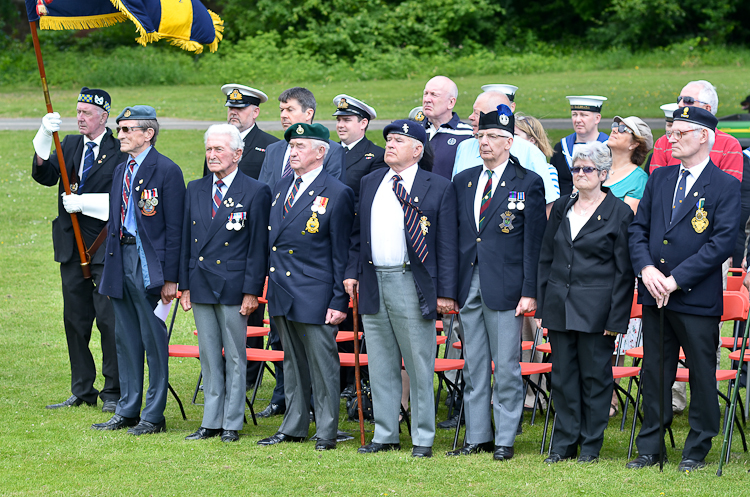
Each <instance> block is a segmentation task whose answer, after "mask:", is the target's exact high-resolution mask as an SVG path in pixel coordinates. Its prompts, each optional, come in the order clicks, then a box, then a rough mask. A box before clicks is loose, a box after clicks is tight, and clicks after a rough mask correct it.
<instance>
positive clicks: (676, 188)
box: [627, 107, 740, 471]
mask: <svg viewBox="0 0 750 497" xmlns="http://www.w3.org/2000/svg"><path fill="white" fill-rule="evenodd" d="M673 117H674V123H673V124H672V135H671V136H670V138H669V142H670V143H671V144H672V156H673V157H675V158H676V159H678V160H679V161H680V165H679V166H669V167H662V168H658V169H656V170H655V171H652V173H651V177H650V178H649V180H648V182H647V183H646V190H645V191H644V193H643V198H642V199H641V202H640V204H639V205H638V212H637V214H636V216H635V220H634V221H633V223H632V224H631V225H630V229H629V231H630V243H629V245H630V257H631V259H632V261H633V270H634V271H635V272H636V273H637V274H638V276H639V278H640V281H639V282H638V288H639V292H638V298H639V300H640V301H641V302H642V304H643V353H644V356H643V369H642V372H641V378H642V381H643V383H642V388H643V425H642V426H641V431H640V433H639V434H638V438H637V439H636V445H637V446H638V452H639V454H640V455H639V456H638V457H637V458H636V459H635V460H633V461H630V462H629V463H628V465H627V467H628V468H636V469H637V468H643V467H646V466H652V465H654V464H658V463H659V456H658V454H659V453H660V445H662V447H661V448H664V447H663V444H664V440H663V439H660V438H661V437H660V436H659V431H660V430H659V424H660V423H659V407H658V406H659V395H662V396H663V399H664V405H667V406H669V405H670V393H671V392H670V391H669V388H668V387H667V388H664V391H663V392H659V388H658V386H659V383H660V381H659V360H660V359H659V350H660V343H659V335H660V331H659V328H660V316H661V317H662V318H663V334H664V342H663V346H664V357H663V359H664V377H663V380H664V385H665V386H668V385H671V384H672V383H673V382H674V379H675V374H676V370H677V362H678V355H679V351H680V347H682V348H683V350H684V351H685V356H686V359H687V364H688V366H689V368H690V392H691V395H692V399H691V402H690V419H689V421H690V432H689V433H688V436H687V439H686V440H685V447H684V449H683V451H682V461H681V462H680V464H679V466H678V470H680V471H686V470H694V469H699V468H702V467H704V466H705V465H706V462H705V457H706V455H707V454H708V452H709V451H710V450H711V439H712V438H713V437H714V436H716V434H717V433H718V432H719V404H718V402H717V399H716V349H717V347H718V345H719V334H718V333H717V328H718V325H719V321H720V317H721V314H722V312H723V299H722V277H721V266H722V263H723V262H724V261H725V260H726V259H727V257H729V255H730V254H731V252H732V249H733V247H734V242H735V239H736V238H737V226H738V224H739V216H740V182H739V181H738V180H737V179H736V178H733V177H732V176H730V175H729V174H728V173H725V172H724V171H722V170H721V169H719V168H718V167H716V166H715V165H714V164H713V162H712V161H711V157H710V154H711V149H712V146H713V145H714V139H715V129H716V124H717V123H718V121H717V119H716V117H714V115H713V114H712V113H711V112H709V111H707V110H705V109H702V108H700V107H682V108H679V109H677V110H675V111H674V114H673ZM663 421H664V426H665V427H669V426H670V425H671V423H672V410H671V409H665V410H664V418H663ZM665 452H666V451H665Z"/></svg>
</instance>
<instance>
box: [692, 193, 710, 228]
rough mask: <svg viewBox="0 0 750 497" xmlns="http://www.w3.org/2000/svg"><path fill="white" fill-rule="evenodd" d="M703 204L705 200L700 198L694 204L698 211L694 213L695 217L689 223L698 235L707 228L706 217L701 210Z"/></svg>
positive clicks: (704, 212)
mask: <svg viewBox="0 0 750 497" xmlns="http://www.w3.org/2000/svg"><path fill="white" fill-rule="evenodd" d="M705 202H706V199H705V198H702V199H700V200H699V201H698V202H697V203H696V204H695V206H696V207H697V208H698V210H696V211H695V217H693V219H692V220H691V221H690V222H691V223H692V224H693V229H694V230H695V232H696V233H699V234H700V233H703V232H704V231H706V228H708V217H707V214H706V211H705V210H704V209H703V204H705Z"/></svg>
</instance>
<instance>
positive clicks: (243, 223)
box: [32, 76, 750, 470]
mask: <svg viewBox="0 0 750 497" xmlns="http://www.w3.org/2000/svg"><path fill="white" fill-rule="evenodd" d="M221 90H222V92H223V93H224V95H225V96H226V103H225V106H226V109H227V123H226V124H216V125H213V126H211V127H210V128H209V129H208V130H207V131H206V133H205V137H204V144H205V163H204V168H203V173H204V175H203V177H202V178H200V179H197V180H194V181H191V182H190V183H189V184H188V185H187V187H186V185H185V182H184V179H183V175H182V170H181V169H180V167H179V166H178V165H177V164H175V163H174V162H173V161H172V160H170V159H169V158H168V157H166V156H164V155H162V154H160V153H159V152H158V151H157V150H156V148H155V145H156V141H157V137H158V135H159V122H158V119H157V116H156V111H155V110H154V108H153V107H151V106H148V105H132V106H126V107H124V109H123V110H122V111H121V112H120V113H119V115H118V116H117V118H116V123H117V137H115V136H114V135H113V133H112V131H111V130H110V129H108V128H107V127H106V123H107V118H108V117H109V113H110V111H111V110H112V102H111V98H110V96H109V94H108V93H107V92H106V91H104V90H100V89H90V88H86V87H84V88H82V89H81V92H80V94H79V95H78V104H77V121H78V129H79V134H78V135H68V136H66V137H65V139H64V140H63V142H62V151H63V156H64V157H65V162H63V161H62V160H61V159H62V157H58V155H57V152H56V151H55V152H53V153H51V154H50V149H51V146H52V139H53V138H52V137H53V133H54V132H56V131H58V130H59V129H60V123H61V120H60V116H59V115H58V114H56V113H51V114H47V115H45V116H44V118H43V119H42V125H41V127H40V129H39V132H38V133H37V135H36V136H35V138H34V140H33V146H34V150H35V152H36V153H35V155H34V159H33V165H32V168H33V169H32V176H33V178H34V179H35V180H36V181H37V182H39V183H40V184H43V185H47V186H55V185H57V186H58V193H59V194H60V201H59V208H58V211H59V215H58V217H57V219H55V221H54V222H53V241H54V248H55V260H56V261H57V262H59V263H60V273H61V279H62V290H63V300H64V324H65V332H66V336H67V341H68V352H69V356H70V367H71V393H72V395H71V396H70V398H68V399H67V400H65V401H63V402H61V403H59V404H51V405H48V406H47V408H48V409H57V408H64V407H75V406H80V405H82V404H86V405H96V404H97V399H98V398H101V399H102V401H103V407H102V411H104V412H109V413H112V416H111V418H110V419H109V420H106V421H104V422H102V423H97V424H94V425H93V426H92V428H94V429H97V430H119V429H124V428H127V429H128V430H127V432H128V433H130V434H132V435H136V436H138V435H143V434H151V433H158V432H163V431H165V430H166V421H165V417H164V409H165V405H166V398H167V389H168V376H169V368H168V337H167V328H166V324H165V318H166V313H167V312H168V311H169V306H170V303H171V301H172V300H174V299H175V298H179V304H180V306H181V308H182V309H183V310H184V311H190V310H192V311H193V316H194V320H195V324H196V328H197V333H198V343H199V350H200V364H201V369H202V373H203V392H204V395H205V406H204V412H203V419H202V422H201V425H200V427H199V428H198V429H197V430H196V431H195V432H194V433H192V434H190V435H188V436H187V437H186V439H187V440H201V439H207V438H212V437H220V439H221V440H222V441H224V442H236V441H238V440H239V432H240V431H241V430H242V428H243V418H244V409H245V395H246V390H247V389H248V388H250V387H251V386H252V385H254V384H255V382H256V379H257V377H258V374H259V368H258V364H257V363H252V362H248V361H247V357H246V353H245V348H246V347H251V348H261V347H262V346H263V341H262V340H263V339H262V338H261V339H257V338H247V333H246V329H247V326H248V325H251V326H262V323H263V317H264V315H265V313H266V312H267V313H268V316H269V318H270V328H271V332H270V336H269V344H270V346H271V347H272V348H274V349H277V350H283V351H284V359H283V363H281V362H279V363H276V368H275V369H276V385H275V388H274V391H273V395H272V398H271V399H270V402H269V404H268V406H267V407H266V408H265V409H264V410H262V411H261V412H260V413H259V415H260V416H262V417H270V416H274V415H282V414H283V421H282V422H281V425H280V427H279V428H278V431H277V433H275V434H274V435H273V436H270V437H267V438H264V439H261V440H260V441H258V444H260V445H264V446H268V445H275V444H278V443H284V442H302V441H304V440H305V439H306V438H307V436H308V432H309V425H310V423H311V422H312V421H314V423H315V432H316V433H315V436H314V437H313V438H314V440H315V449H316V450H331V449H335V447H336V445H337V440H338V438H339V435H340V434H339V431H338V423H339V407H340V402H341V400H340V398H341V397H349V398H350V397H351V396H352V395H353V391H354V378H353V375H352V374H351V372H350V371H349V370H348V369H347V368H342V367H341V366H340V362H339V351H340V350H344V351H346V350H347V349H346V348H345V347H346V346H347V345H344V344H342V345H337V343H336V340H335V337H336V333H337V332H338V329H339V328H341V329H347V330H350V329H352V328H353V326H352V325H353V319H357V316H352V313H351V311H350V310H349V302H350V299H358V303H359V314H360V315H361V319H362V321H361V322H362V325H363V329H364V332H365V336H366V347H367V353H368V359H369V366H368V367H369V375H368V376H369V383H370V387H371V392H372V411H373V417H374V423H375V429H374V435H373V438H372V440H371V442H370V443H369V444H367V445H364V446H362V447H360V448H359V449H358V452H360V453H377V452H381V451H388V450H399V449H400V448H401V445H400V438H399V423H400V419H401V417H402V416H403V415H409V416H410V418H411V433H410V435H411V441H412V455H413V456H414V457H431V456H432V446H433V442H434V438H435V431H436V419H435V418H436V412H435V392H434V388H433V375H434V368H435V357H436V352H437V341H436V339H437V337H436V333H437V332H436V320H437V319H440V318H441V316H442V317H446V316H448V315H449V314H452V313H455V312H458V313H459V315H460V317H461V323H462V326H460V327H459V326H458V325H457V322H458V321H456V322H455V323H454V326H455V331H456V332H457V335H458V336H459V337H460V340H461V342H462V344H461V348H462V350H463V357H464V360H465V362H464V366H463V375H462V379H463V389H462V396H458V397H454V399H457V400H458V401H460V402H463V418H459V417H458V416H456V417H454V418H452V419H449V420H446V421H445V422H442V423H439V424H437V426H439V427H443V428H450V427H453V428H455V427H456V425H457V424H458V423H460V422H463V420H464V419H465V423H466V437H465V443H464V445H463V446H462V447H460V448H459V449H457V450H454V451H451V452H448V455H449V456H462V455H471V454H476V453H482V452H488V453H492V454H493V458H494V459H495V460H499V461H503V460H508V459H511V458H512V457H513V455H514V443H515V437H516V434H517V432H518V427H519V424H520V422H521V420H522V416H523V411H524V407H525V406H524V403H525V400H524V399H525V397H526V392H525V391H524V388H523V379H522V376H521V368H520V364H519V363H520V361H521V360H522V352H521V341H522V337H524V338H525V335H529V334H531V335H533V334H534V331H535V330H536V329H538V328H545V329H546V330H548V337H549V341H550V346H551V350H552V353H551V361H552V373H551V392H552V394H551V398H552V399H553V402H554V406H555V408H556V413H557V421H556V424H555V428H554V435H553V444H552V449H551V453H550V455H549V456H548V457H547V458H546V459H545V462H546V463H548V464H552V463H556V462H558V461H562V460H565V459H570V458H576V457H577V460H578V462H581V463H591V462H595V461H597V460H598V458H599V452H600V450H601V447H602V444H603V441H604V430H605V428H606V426H607V423H608V420H609V418H610V417H611V416H613V415H615V414H616V413H617V412H618V408H619V403H618V399H617V396H616V395H615V394H614V393H613V389H614V382H613V379H612V367H613V365H617V364H618V362H617V361H618V358H620V360H621V355H622V354H621V353H622V352H623V351H625V350H627V349H629V348H632V347H635V346H638V345H640V344H641V343H642V344H643V347H644V360H643V372H642V392H643V399H644V402H643V415H644V417H643V424H642V428H641V430H640V433H639V435H638V438H637V445H638V450H639V456H638V457H637V458H636V459H635V460H633V461H630V462H629V463H628V467H630V468H642V467H646V466H651V465H654V464H657V463H658V454H659V452H660V444H661V445H663V443H664V441H663V440H659V424H660V420H659V416H660V411H659V410H658V408H657V406H658V405H659V396H660V395H662V396H663V397H664V400H665V403H666V404H667V405H671V402H672V392H671V391H670V390H669V389H665V391H664V392H661V393H660V392H659V391H658V388H657V385H659V374H660V373H659V368H658V367H657V366H658V363H659V348H660V346H661V344H660V343H659V333H658V330H659V317H660V315H661V316H662V317H663V320H664V343H663V346H664V363H665V369H664V378H663V379H664V383H665V384H666V385H672V383H674V380H675V376H676V368H677V365H678V352H679V350H680V347H682V349H683V350H684V352H685V355H686V357H687V363H688V364H689V365H690V368H691V370H692V371H691V374H690V386H691V395H692V398H691V403H690V406H691V410H690V432H689V434H688V436H687V440H686V441H685V445H684V450H683V458H682V461H681V462H680V464H679V469H680V470H692V469H698V468H701V467H703V466H705V457H706V455H707V453H708V451H709V450H710V448H711V440H712V438H713V437H714V436H715V435H716V434H717V433H718V430H719V407H718V401H717V397H716V391H715V369H716V351H717V349H718V344H719V330H720V327H719V319H720V316H721V314H722V265H723V264H724V263H725V261H727V260H728V259H729V258H734V262H735V264H734V265H735V266H737V265H739V262H740V261H741V260H743V259H744V253H743V248H744V247H745V245H746V243H745V240H744V227H745V222H746V221H747V218H748V214H745V211H744V210H743V209H742V205H744V204H748V202H746V201H745V199H743V198H742V197H743V195H742V193H741V186H740V185H741V182H742V181H747V180H750V178H747V177H746V175H743V171H745V170H747V167H748V165H749V164H750V154H747V155H743V154H742V150H741V147H740V145H739V143H738V142H737V140H736V139H735V138H733V137H732V136H730V135H727V134H726V133H723V132H721V131H720V130H717V119H716V117H715V114H716V110H717V108H718V95H717V94H716V89H715V88H714V87H713V85H711V84H710V83H709V82H707V81H692V82H690V83H688V84H687V85H686V86H685V87H684V88H683V89H682V90H681V92H680V95H679V98H678V99H677V103H676V104H665V105H664V106H662V109H663V110H664V112H665V119H666V134H665V135H664V136H663V137H661V138H659V139H658V140H656V142H655V143H654V138H653V133H652V130H651V129H650V128H649V126H648V125H647V124H646V123H645V122H644V121H643V120H642V119H640V118H638V117H636V116H628V117H620V116H616V117H615V118H614V119H613V121H612V123H611V125H610V126H608V130H609V131H610V134H609V135H608V134H606V133H604V132H601V131H599V127H600V125H601V124H602V123H601V111H602V107H603V105H605V102H606V100H607V99H606V98H605V97H601V96H592V95H587V96H570V97H567V98H568V100H569V105H570V110H571V121H572V125H573V128H574V132H573V133H572V134H570V135H569V136H567V137H565V138H563V139H562V140H561V141H560V142H559V143H557V144H556V145H555V146H554V147H552V145H551V143H550V141H549V139H548V137H547V134H546V132H545V130H544V128H543V126H542V124H541V122H540V121H539V120H538V119H536V118H534V117H533V116H529V115H526V114H522V113H520V112H516V105H517V104H516V102H515V94H516V90H517V87H515V86H513V85H507V84H492V85H485V86H483V87H482V90H483V91H482V93H480V94H479V95H478V96H477V98H476V101H475V102H474V105H473V108H472V113H471V115H470V116H468V121H469V122H468V123H465V122H462V121H461V118H460V116H458V114H457V113H456V112H455V111H454V110H453V109H454V107H455V104H456V99H457V98H458V88H457V86H456V84H455V83H454V82H453V81H452V80H450V79H449V78H447V77H444V76H437V77H435V78H432V79H431V80H429V81H428V82H427V83H426V85H425V88H424V93H423V98H422V103H423V105H422V107H421V109H414V110H413V111H412V112H411V113H410V118H409V119H399V120H396V121H393V122H391V123H390V124H388V125H387V126H385V128H384V130H383V137H384V139H385V148H381V147H378V146H377V145H375V144H373V143H372V142H371V141H370V140H369V139H368V138H367V137H366V135H365V133H366V131H367V129H368V125H369V124H370V122H371V121H372V120H373V119H375V118H376V117H377V113H376V111H375V109H374V108H373V107H372V106H370V105H368V104H367V103H365V102H364V101H362V100H360V99H358V98H356V97H353V96H350V95H345V94H341V95H338V96H336V97H335V98H334V101H333V103H334V112H333V116H335V117H336V121H337V125H336V132H337V134H338V138H339V140H340V141H334V140H332V139H331V137H330V132H329V130H328V129H327V128H326V127H324V126H322V125H320V124H317V123H315V122H314V118H315V114H316V111H317V110H318V109H317V104H316V100H315V96H314V95H313V94H312V92H310V91H309V90H308V89H306V88H302V87H294V88H289V89H287V90H285V91H283V92H282V93H281V94H280V95H279V96H278V101H279V112H280V119H281V124H282V127H283V129H284V139H283V140H278V139H276V138H275V137H273V136H272V135H270V134H268V133H266V132H264V131H262V130H261V129H260V128H259V127H258V124H257V123H256V119H257V117H258V115H259V107H260V105H262V104H264V103H266V102H267V101H268V96H267V95H266V94H265V93H263V92H262V91H260V90H258V89H255V88H251V87H248V86H245V85H240V84H227V85H224V86H223V87H222V88H221ZM652 151H653V152H652ZM743 160H744V161H745V164H743ZM63 165H64V169H62V170H61V167H62V166H63ZM62 177H66V178H68V184H65V183H64V182H63V181H62V179H61V178H62ZM74 231H80V234H81V235H82V242H83V246H84V247H88V249H87V252H86V253H85V259H86V260H83V258H84V257H83V256H82V254H81V252H80V251H79V250H77V240H76V236H75V235H74ZM82 267H85V268H87V269H88V270H89V271H90V274H91V276H90V277H85V276H84V275H83V273H82V271H81V268H82ZM266 284H267V293H266V300H267V302H268V304H267V309H266V308H265V306H264V305H263V304H261V303H260V302H259V298H260V297H261V296H262V295H263V292H264V286H265V285H266ZM746 284H747V285H748V286H750V279H749V280H747V281H746ZM636 288H637V289H638V299H639V302H641V303H642V304H643V318H642V321H641V320H640V319H631V318H630V309H631V304H632V301H633V292H634V290H635V289H636ZM528 316H534V318H531V317H528ZM534 319H535V320H534ZM94 321H96V324H97V328H98V329H99V332H100V333H101V344H102V374H103V375H104V378H105V382H104V387H103V388H102V390H101V391H99V390H97V389H96V388H95V386H94V383H95V381H96V379H97V374H96V365H95V363H94V360H93V357H92V354H91V351H90V350H89V342H90V338H91V333H92V328H93V323H94ZM451 322H452V321H451V320H450V319H445V325H444V328H445V330H446V331H448V330H449V328H448V326H450V323H451ZM530 338H531V339H533V336H532V337H530ZM341 347H344V348H343V349H342V348H341ZM349 347H351V345H349ZM450 349H451V350H456V349H455V348H453V347H450ZM348 350H351V349H348ZM453 353H458V352H453ZM144 355H145V358H146V361H147V362H148V369H149V382H148V389H147V391H146V399H145V406H144V405H143V394H144V391H143V390H144V386H143V385H144V384H143V380H144ZM402 363H403V371H402ZM493 365H494V366H493ZM679 396H680V393H679V391H678V392H676V393H675V395H674V397H675V398H676V399H679ZM532 402H533V401H532ZM527 404H528V401H527ZM527 407H528V406H527ZM682 408H684V406H683V407H682ZM407 409H408V411H409V412H408V414H407ZM679 409H680V408H679V406H678V405H675V410H679ZM663 414H664V422H665V424H666V426H669V424H670V423H671V420H672V410H671V409H667V412H664V413H663ZM493 421H494V428H493Z"/></svg>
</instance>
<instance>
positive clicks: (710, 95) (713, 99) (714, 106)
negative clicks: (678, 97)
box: [685, 79, 719, 115]
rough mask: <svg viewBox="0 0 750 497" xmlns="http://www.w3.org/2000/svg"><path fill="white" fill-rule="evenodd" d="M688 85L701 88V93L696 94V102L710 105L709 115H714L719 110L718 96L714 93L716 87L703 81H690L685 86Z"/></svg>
mask: <svg viewBox="0 0 750 497" xmlns="http://www.w3.org/2000/svg"><path fill="white" fill-rule="evenodd" d="M690 85H697V86H700V87H701V91H700V92H699V93H698V100H700V101H701V102H704V103H707V104H708V105H710V106H711V114H713V115H716V111H717V110H719V94H718V93H716V87H715V86H714V85H712V84H711V83H709V82H708V81H706V80H705V79H699V80H697V81H691V82H690V83H688V84H686V85H685V86H690Z"/></svg>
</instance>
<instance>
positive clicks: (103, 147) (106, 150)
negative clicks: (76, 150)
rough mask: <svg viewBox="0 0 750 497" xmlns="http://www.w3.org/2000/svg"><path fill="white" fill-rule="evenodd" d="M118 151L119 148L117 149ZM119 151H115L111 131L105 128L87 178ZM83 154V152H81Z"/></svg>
mask: <svg viewBox="0 0 750 497" xmlns="http://www.w3.org/2000/svg"><path fill="white" fill-rule="evenodd" d="M117 148H118V149H119V147H117ZM117 152H119V150H116V149H115V140H114V138H113V137H112V130H110V129H109V128H107V130H106V131H105V132H104V137H103V138H102V142H101V143H100V144H99V155H98V156H97V157H95V158H94V165H93V166H91V170H90V171H89V176H88V177H89V178H90V177H91V176H92V175H93V174H94V173H96V171H97V170H98V169H100V168H101V167H102V164H103V163H104V162H105V161H106V160H107V157H110V158H111V157H113V156H114V155H115V154H116V153H117ZM81 153H83V150H81Z"/></svg>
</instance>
